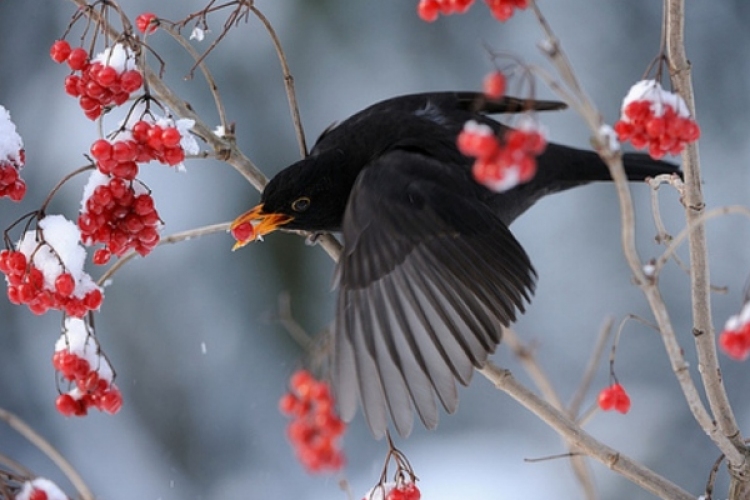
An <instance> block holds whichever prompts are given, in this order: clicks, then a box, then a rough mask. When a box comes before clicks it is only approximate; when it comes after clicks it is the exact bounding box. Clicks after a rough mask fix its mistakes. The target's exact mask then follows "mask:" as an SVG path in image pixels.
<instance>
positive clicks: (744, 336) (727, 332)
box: [719, 303, 750, 361]
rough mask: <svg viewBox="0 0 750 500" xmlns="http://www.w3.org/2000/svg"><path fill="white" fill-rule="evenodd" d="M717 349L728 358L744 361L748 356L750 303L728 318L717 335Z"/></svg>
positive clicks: (749, 354) (749, 351)
mask: <svg viewBox="0 0 750 500" xmlns="http://www.w3.org/2000/svg"><path fill="white" fill-rule="evenodd" d="M719 347H721V350H722V351H724V353H725V354H726V355H727V356H729V357H730V358H732V359H734V360H736V361H744V360H745V359H747V357H748V356H750V303H748V304H745V307H743V308H742V312H741V313H740V314H737V315H735V316H732V317H731V318H729V319H728V320H727V322H726V324H725V325H724V331H722V332H721V334H720V335H719Z"/></svg>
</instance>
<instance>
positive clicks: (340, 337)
mask: <svg viewBox="0 0 750 500" xmlns="http://www.w3.org/2000/svg"><path fill="white" fill-rule="evenodd" d="M475 186H476V185H475V184H473V183H471V181H470V180H469V179H468V177H467V174H466V172H465V169H462V168H458V167H457V166H455V165H454V166H453V168H449V167H448V166H446V164H444V163H441V162H440V161H438V160H436V159H434V158H431V157H428V156H424V155H422V154H418V153H411V152H406V151H401V150H397V151H392V152H390V153H387V154H386V155H384V156H382V157H380V158H379V159H377V160H375V161H374V162H373V163H372V164H371V165H369V166H368V167H367V168H365V169H364V170H363V171H362V173H361V174H360V176H359V177H358V179H357V182H356V184H355V186H354V188H353V190H352V193H351V195H350V197H349V202H348V206H347V209H346V213H345V216H344V223H343V236H344V251H343V253H342V255H341V259H340V261H339V264H338V268H337V282H338V285H339V287H340V291H339V295H338V305H337V313H336V325H335V328H334V332H335V333H334V336H335V341H334V353H333V384H334V387H335V391H336V397H337V400H338V404H339V410H340V412H341V415H342V417H343V418H344V419H346V420H350V419H351V418H352V417H353V416H354V413H355V412H356V407H357V399H358V395H359V399H360V400H361V402H362V407H363V411H364V414H365V417H366V419H367V422H368V424H369V426H370V428H371V429H372V432H373V434H374V435H375V436H376V437H381V436H382V435H383V434H384V432H385V430H386V428H387V424H388V418H389V414H390V418H391V419H392V420H393V422H394V425H395V427H396V429H397V430H398V432H399V433H400V434H401V435H404V436H405V435H408V434H409V432H410V431H411V428H412V422H413V409H416V411H417V414H418V415H419V417H420V418H421V420H422V422H423V423H424V424H425V426H426V427H427V428H434V427H435V426H436V425H437V421H438V408H437V404H436V401H435V395H437V397H438V399H439V400H440V402H441V403H442V405H443V407H444V408H445V409H446V410H447V411H448V412H449V413H451V412H453V411H455V409H456V407H457V404H458V396H457V393H456V385H455V380H456V379H457V380H458V381H459V382H461V383H462V384H464V385H465V384H467V383H468V382H469V380H470V378H471V375H472V372H473V369H474V367H478V366H482V365H483V364H484V362H485V360H486V358H487V356H488V354H489V353H492V352H493V351H494V350H495V347H496V346H497V344H498V343H499V342H500V335H501V331H502V326H503V325H507V324H508V323H510V322H511V321H513V320H514V319H515V315H516V310H521V311H523V308H524V301H528V300H529V295H530V293H531V292H533V287H534V279H535V273H534V270H533V268H532V266H531V263H530V261H529V258H528V257H527V255H526V252H524V250H523V248H522V247H521V245H520V244H519V243H518V241H516V239H515V238H514V237H513V235H512V234H511V233H510V231H509V230H508V228H507V227H506V226H505V224H503V223H502V222H501V221H500V219H498V218H497V217H496V216H495V215H494V214H493V213H492V212H491V211H490V209H489V208H487V207H486V206H485V205H484V204H482V203H481V202H479V201H477V200H478V199H477V198H475V197H473V196H472V191H473V190H474V189H476V188H475Z"/></svg>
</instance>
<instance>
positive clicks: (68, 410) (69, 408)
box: [55, 394, 79, 417]
mask: <svg viewBox="0 0 750 500" xmlns="http://www.w3.org/2000/svg"><path fill="white" fill-rule="evenodd" d="M55 407H56V408H57V411H59V412H60V413H61V414H62V415H63V416H65V417H70V416H72V415H76V414H77V413H78V411H79V405H78V401H76V400H75V399H74V398H73V396H71V395H70V394H60V395H59V396H58V397H57V399H56V400H55Z"/></svg>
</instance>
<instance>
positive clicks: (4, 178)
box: [0, 149, 26, 201]
mask: <svg viewBox="0 0 750 500" xmlns="http://www.w3.org/2000/svg"><path fill="white" fill-rule="evenodd" d="M24 163H26V155H25V154H24V150H23V149H22V150H21V151H19V152H18V157H17V159H13V158H7V159H0V198H2V197H4V196H7V197H8V198H10V199H11V200H13V201H21V199H22V198H23V197H24V195H25V194H26V183H25V182H24V180H23V179H21V173H20V170H21V168H22V167H23V165H24Z"/></svg>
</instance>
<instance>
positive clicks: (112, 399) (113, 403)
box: [99, 385, 122, 415]
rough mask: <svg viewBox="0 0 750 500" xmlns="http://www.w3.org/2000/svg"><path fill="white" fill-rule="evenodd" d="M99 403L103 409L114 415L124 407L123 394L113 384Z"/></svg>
mask: <svg viewBox="0 0 750 500" xmlns="http://www.w3.org/2000/svg"><path fill="white" fill-rule="evenodd" d="M99 405H100V407H101V409H102V410H103V411H106V412H107V413H109V414H111V415H114V414H115V413H117V412H118V411H120V408H122V394H120V390H119V389H118V388H117V387H116V386H114V385H112V386H110V388H109V390H108V391H106V392H105V393H104V394H102V396H101V399H100V400H99Z"/></svg>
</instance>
